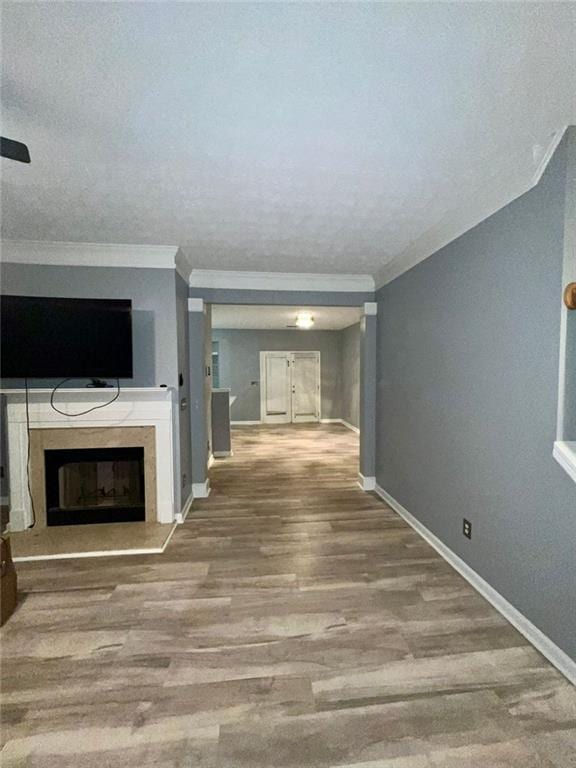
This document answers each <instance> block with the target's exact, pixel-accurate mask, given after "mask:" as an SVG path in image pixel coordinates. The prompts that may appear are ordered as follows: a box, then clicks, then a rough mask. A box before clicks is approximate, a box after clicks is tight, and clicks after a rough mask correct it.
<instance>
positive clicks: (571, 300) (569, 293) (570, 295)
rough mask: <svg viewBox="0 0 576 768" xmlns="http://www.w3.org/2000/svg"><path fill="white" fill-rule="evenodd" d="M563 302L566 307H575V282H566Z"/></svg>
mask: <svg viewBox="0 0 576 768" xmlns="http://www.w3.org/2000/svg"><path fill="white" fill-rule="evenodd" d="M564 304H566V306H567V307H568V309H576V283H568V285H567V286H566V289H565V290H564Z"/></svg>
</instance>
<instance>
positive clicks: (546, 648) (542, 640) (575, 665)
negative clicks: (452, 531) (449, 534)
mask: <svg viewBox="0 0 576 768" xmlns="http://www.w3.org/2000/svg"><path fill="white" fill-rule="evenodd" d="M375 491H376V493H377V494H378V496H380V498H381V499H382V500H383V501H385V502H386V504H388V505H389V506H390V507H392V509H393V510H394V511H395V512H397V513H398V514H399V515H400V517H402V518H403V519H404V520H405V521H406V522H407V523H408V525H410V526H412V528H414V530H415V531H416V532H417V533H419V534H420V536H422V538H423V539H425V540H426V541H427V542H428V544H430V546H432V547H433V548H434V549H435V550H436V551H437V552H438V554H439V555H441V556H442V557H443V558H444V560H446V562H448V563H449V564H450V565H451V566H452V567H453V568H454V569H455V570H456V571H458V573H459V574H460V575H461V576H463V577H464V578H465V579H466V581H467V582H468V583H469V584H470V585H471V586H472V587H474V589H475V590H476V591H477V592H479V593H480V594H481V595H482V597H483V598H485V599H486V600H488V602H489V603H490V604H491V605H492V606H493V607H494V608H495V609H496V610H497V611H498V612H499V613H501V614H502V616H504V618H505V619H507V620H508V621H509V622H510V624H512V626H513V627H515V628H516V629H517V630H518V632H520V634H522V635H524V637H525V638H526V640H528V642H530V643H531V644H532V645H533V646H534V647H535V648H536V649H537V650H538V651H540V653H541V654H542V655H543V656H545V657H546V658H547V659H548V661H549V662H550V663H551V664H553V665H554V666H555V667H556V669H557V670H558V671H559V672H561V673H562V674H563V675H564V676H565V677H566V678H567V679H568V680H569V681H570V682H571V683H572V684H574V685H576V661H574V660H573V659H571V658H570V656H568V654H567V653H565V652H564V651H563V650H562V649H561V648H559V647H558V646H557V645H556V643H554V642H552V640H550V638H549V637H547V636H546V635H545V634H544V633H543V632H542V631H541V630H540V629H538V627H537V626H535V625H534V624H532V622H531V621H530V620H529V619H527V618H526V616H524V615H523V614H522V613H520V611H519V610H518V609H517V608H515V607H514V606H513V605H512V604H511V603H509V602H508V601H507V600H506V599H505V598H504V597H502V595H501V594H500V593H499V592H497V591H496V590H495V589H494V587H492V586H491V585H490V584H488V582H487V581H485V580H484V579H483V578H482V577H481V576H480V575H479V574H477V573H476V571H475V570H473V568H471V567H470V566H469V565H468V564H467V563H465V562H464V560H462V558H460V557H458V555H456V554H455V553H454V552H453V551H452V550H451V549H449V547H447V546H446V544H444V543H443V542H442V541H441V540H440V539H439V538H438V537H437V536H435V535H434V534H433V533H432V531H430V530H428V528H426V526H425V525H423V524H422V523H421V522H420V521H419V520H418V519H417V518H415V517H414V515H412V514H410V512H408V510H407V509H406V508H405V507H403V506H402V504H400V503H399V502H398V501H396V499H395V498H394V497H393V496H390V494H389V493H387V491H385V490H384V489H383V488H381V487H380V486H379V485H378V484H376V487H375Z"/></svg>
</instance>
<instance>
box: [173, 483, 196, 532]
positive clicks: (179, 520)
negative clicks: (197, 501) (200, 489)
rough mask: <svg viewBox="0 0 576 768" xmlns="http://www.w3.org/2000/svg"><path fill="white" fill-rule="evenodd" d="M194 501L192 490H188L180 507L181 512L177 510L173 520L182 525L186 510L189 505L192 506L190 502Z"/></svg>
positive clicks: (187, 510)
mask: <svg viewBox="0 0 576 768" xmlns="http://www.w3.org/2000/svg"><path fill="white" fill-rule="evenodd" d="M193 501H194V495H193V493H192V491H190V494H189V496H188V498H187V499H186V501H185V502H184V506H183V507H182V511H181V512H177V513H176V515H175V518H174V519H175V520H176V522H177V523H178V525H182V523H183V522H184V520H186V518H187V517H188V512H190V507H191V506H192V502H193Z"/></svg>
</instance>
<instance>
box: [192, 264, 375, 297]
mask: <svg viewBox="0 0 576 768" xmlns="http://www.w3.org/2000/svg"><path fill="white" fill-rule="evenodd" d="M190 285H191V286H192V287H193V288H224V289H227V290H244V291H246V290H248V291H327V292H336V293H354V292H365V291H369V292H371V291H373V290H374V278H373V277H372V275H337V274H335V275H327V274H319V273H310V274H302V273H297V272H233V271H227V270H215V269H193V270H192V272H191V273H190Z"/></svg>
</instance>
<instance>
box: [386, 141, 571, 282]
mask: <svg viewBox="0 0 576 768" xmlns="http://www.w3.org/2000/svg"><path fill="white" fill-rule="evenodd" d="M567 127H568V126H564V127H563V128H561V129H560V130H559V131H556V132H555V133H554V134H553V135H552V137H551V139H550V141H549V143H548V145H547V146H546V148H545V149H544V151H542V147H541V146H540V145H534V146H533V147H531V148H530V153H531V154H530V156H529V157H528V156H527V150H524V151H523V152H522V153H519V154H515V155H511V156H509V157H507V158H503V159H502V161H501V162H499V163H495V166H496V167H497V171H496V172H495V173H494V174H493V175H492V177H491V178H490V180H489V181H488V182H487V183H485V184H484V185H483V186H481V187H479V188H477V189H475V190H473V191H472V192H471V193H470V194H469V195H467V196H464V199H463V202H462V205H461V206H460V207H459V208H457V209H456V210H451V211H447V212H446V213H445V214H444V216H443V217H442V219H440V221H439V222H437V223H436V224H435V225H434V226H432V227H430V228H429V229H428V230H426V232H424V234H422V235H421V236H420V237H419V238H417V239H416V240H415V241H414V242H413V243H411V244H410V245H409V246H408V248H406V249H405V250H404V251H403V252H402V253H401V254H399V255H398V256H396V257H395V258H394V259H392V261H390V262H388V263H387V264H386V266H384V267H383V268H382V269H381V270H380V271H379V272H378V273H377V274H376V275H375V284H376V288H381V287H382V286H384V285H386V284H387V283H390V282H392V280H395V279H396V278H397V277H400V275H402V274H403V273H404V272H407V271H408V270H409V269H412V267H415V266H416V265H417V264H419V263H420V262H421V261H424V260H425V259H427V258H428V257H429V256H432V254H434V253H436V251H439V250H440V249H441V248H444V247H445V246H446V245H448V244H449V243H451V242H452V241H453V240H456V239H457V238H458V237H460V236H461V235H463V234H464V233H465V232H468V230H470V229H472V228H473V227H475V226H477V225H478V224H480V223H481V222H482V221H484V220H485V219H487V218H489V217H490V216H492V215H493V214H494V213H496V212H497V211H499V210H500V209H501V208H504V207H505V206H506V205H508V204H509V203H511V202H512V201H513V200H516V198H518V197H520V196H521V195H523V194H524V193H526V192H528V191H529V190H531V189H532V188H533V187H535V186H536V185H537V184H538V183H539V181H540V179H541V178H542V174H543V173H544V171H545V170H546V168H547V167H548V163H549V162H550V160H551V158H552V156H553V155H554V152H555V151H556V148H557V147H558V145H559V144H560V142H561V140H562V137H563V136H564V133H565V132H566V129H567ZM536 158H537V165H536V167H534V163H535V162H536ZM522 168H526V169H528V170H527V172H525V173H522V172H521V171H519V169H522Z"/></svg>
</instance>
